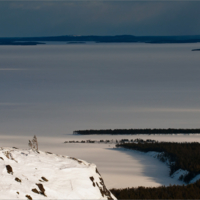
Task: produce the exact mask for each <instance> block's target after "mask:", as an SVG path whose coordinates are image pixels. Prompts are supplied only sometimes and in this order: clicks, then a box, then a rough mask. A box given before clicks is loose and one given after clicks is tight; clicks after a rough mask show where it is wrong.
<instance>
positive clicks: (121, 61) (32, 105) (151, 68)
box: [0, 43, 200, 188]
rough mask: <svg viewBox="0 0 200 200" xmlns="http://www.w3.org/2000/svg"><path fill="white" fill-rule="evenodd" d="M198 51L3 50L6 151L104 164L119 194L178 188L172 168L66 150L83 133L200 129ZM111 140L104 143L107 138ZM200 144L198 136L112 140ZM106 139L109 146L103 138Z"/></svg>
mask: <svg viewBox="0 0 200 200" xmlns="http://www.w3.org/2000/svg"><path fill="white" fill-rule="evenodd" d="M198 48H199V44H198V43H197V44H138V43H136V44H95V43H91V44H76V45H72V44H71V45H61V44H60V45H53V44H49V45H44V46H43V45H41V46H0V94H1V95H0V146H17V147H21V148H27V144H28V140H29V139H31V138H32V137H33V135H36V136H37V137H38V140H39V147H40V149H41V150H45V151H52V152H55V153H58V154H64V155H69V156H74V157H77V158H80V159H85V160H86V161H88V162H93V163H95V164H97V166H98V168H99V170H100V172H101V173H102V175H103V177H104V179H105V182H106V184H107V185H108V187H109V188H112V187H117V188H120V187H136V186H139V185H143V186H158V185H162V184H165V185H169V184H177V182H176V181H175V180H173V179H171V178H169V176H168V174H169V169H168V167H167V166H166V165H165V164H163V163H161V162H159V161H157V160H156V159H154V158H151V157H150V156H147V155H145V154H143V153H138V152H130V151H124V150H117V149H113V147H112V146H109V145H103V144H102V145H99V144H94V145H93V144H90V145H89V144H64V141H65V140H73V139H75V140H81V139H82V138H83V139H100V138H101V136H74V135H72V132H73V131H74V130H81V129H129V128H199V118H200V106H199V102H200V101H199V100H200V93H199V90H200V79H199V77H200V68H199V63H200V56H199V52H192V51H191V50H192V49H198ZM103 137H104V136H103ZM138 137H139V138H143V139H145V138H146V139H149V138H150V139H156V140H165V141H178V142H181V141H188V142H189V141H199V136H198V135H192V136H176V135H175V136H167V135H166V136H153V135H151V136H148V135H144V136H141V135H139V136H106V138H107V139H109V138H112V139H119V138H133V139H134V138H138ZM104 139H105V138H104Z"/></svg>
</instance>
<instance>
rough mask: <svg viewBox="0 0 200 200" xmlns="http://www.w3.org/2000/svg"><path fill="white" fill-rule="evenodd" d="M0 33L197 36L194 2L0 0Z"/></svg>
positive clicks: (199, 12)
mask: <svg viewBox="0 0 200 200" xmlns="http://www.w3.org/2000/svg"><path fill="white" fill-rule="evenodd" d="M0 13H1V18H0V26H1V33H0V36H1V37H4V36H46V35H71V34H72V35H73V34H76V35H90V34H94V35H117V34H132V35H197V34H200V21H199V18H200V2H195V1H192V2H191V1H190V2H187V1H176V2H171V1H141V2H138V1H59V2H54V1H47V2H45V1H42V2H41V1H36V2H33V1H30V2H25V1H12V2H9V1H8V2H2V1H1V2H0Z"/></svg>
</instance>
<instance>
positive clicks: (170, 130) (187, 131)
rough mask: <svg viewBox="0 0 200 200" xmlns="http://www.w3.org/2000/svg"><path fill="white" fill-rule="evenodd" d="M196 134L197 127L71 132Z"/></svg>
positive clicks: (82, 131) (199, 130)
mask: <svg viewBox="0 0 200 200" xmlns="http://www.w3.org/2000/svg"><path fill="white" fill-rule="evenodd" d="M180 133H181V134H196V133H200V128H198V129H182V128H180V129H175V128H168V129H150V128H149V129H113V130H112V129H105V130H77V131H74V132H73V134H81V135H94V134H98V135H105V134H111V135H136V134H180Z"/></svg>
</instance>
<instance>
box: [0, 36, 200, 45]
mask: <svg viewBox="0 0 200 200" xmlns="http://www.w3.org/2000/svg"><path fill="white" fill-rule="evenodd" d="M41 41H42V42H45V41H46V42H47V41H56V42H67V43H69V42H96V43H138V42H141V43H197V42H200V35H194V36H134V35H115V36H96V35H88V36H76V35H64V36H47V37H4V38H3V37H2V38H0V45H10V44H11V45H13V44H14V45H15V44H16V43H15V42H41ZM27 44H28V43H26V45H27ZM20 45H23V43H21V44H20Z"/></svg>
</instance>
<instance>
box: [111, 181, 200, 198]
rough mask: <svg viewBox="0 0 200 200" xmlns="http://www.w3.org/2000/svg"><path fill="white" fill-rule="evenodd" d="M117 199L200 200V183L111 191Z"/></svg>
mask: <svg viewBox="0 0 200 200" xmlns="http://www.w3.org/2000/svg"><path fill="white" fill-rule="evenodd" d="M111 192H112V193H113V194H114V195H115V197H116V198H117V199H200V181H197V182H196V183H194V184H189V185H183V186H178V185H173V186H168V187H165V186H161V187H153V188H147V187H138V188H125V189H111Z"/></svg>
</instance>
